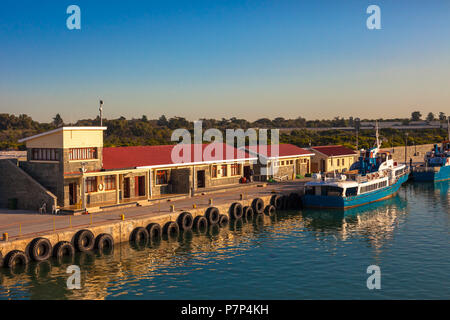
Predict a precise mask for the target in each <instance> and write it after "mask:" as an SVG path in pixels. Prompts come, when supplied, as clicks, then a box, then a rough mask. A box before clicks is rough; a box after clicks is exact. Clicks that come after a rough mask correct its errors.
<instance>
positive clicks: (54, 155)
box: [31, 148, 58, 161]
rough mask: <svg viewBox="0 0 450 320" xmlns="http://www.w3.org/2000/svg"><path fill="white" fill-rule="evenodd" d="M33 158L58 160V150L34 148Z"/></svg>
mask: <svg viewBox="0 0 450 320" xmlns="http://www.w3.org/2000/svg"><path fill="white" fill-rule="evenodd" d="M31 160H41V161H58V150H57V149H53V148H33V149H32V151H31Z"/></svg>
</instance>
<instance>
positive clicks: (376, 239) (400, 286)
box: [0, 182, 450, 299]
mask: <svg viewBox="0 0 450 320" xmlns="http://www.w3.org/2000/svg"><path fill="white" fill-rule="evenodd" d="M449 234H450V191H449V183H448V182H445V183H439V184H434V185H433V184H407V185H405V186H403V187H402V188H401V189H400V192H399V193H398V195H397V196H395V197H394V198H392V199H390V200H387V201H384V202H380V203H376V204H372V205H369V206H366V207H363V208H359V209H356V210H352V211H347V212H346V213H345V216H344V214H343V213H340V212H336V211H303V212H283V213H278V215H277V218H276V219H275V220H273V219H272V220H271V219H269V218H267V217H266V218H265V219H264V221H263V222H261V221H260V222H253V223H245V222H244V223H237V225H231V226H230V227H229V228H225V229H221V230H220V231H219V232H218V231H217V230H211V232H210V233H209V234H207V235H196V234H186V235H185V236H184V237H183V239H180V240H178V241H171V242H168V241H163V242H161V243H160V244H159V245H156V246H153V247H151V248H143V249H137V248H132V247H130V245H128V244H126V245H121V246H117V247H116V248H115V250H114V253H113V254H111V255H108V256H103V257H101V256H98V255H97V254H89V255H78V256H77V257H76V259H75V263H76V264H79V265H80V266H81V270H82V271H81V272H82V280H81V281H82V289H81V290H68V289H67V288H66V280H67V277H68V274H66V273H65V271H66V267H67V265H65V266H56V265H55V263H53V262H52V263H44V264H41V265H30V266H29V267H28V269H27V271H26V272H24V273H22V274H19V275H12V274H10V273H8V271H5V270H3V271H2V273H1V274H0V277H1V279H0V281H1V285H0V297H1V298H3V299H7V298H11V299H88V298H89V299H183V298H189V299H307V298H308V299H309V298H313V299H333V298H334V299H378V298H394V299H400V298H405V299H417V298H419V299H432V298H436V299H449V298H450V280H449V279H450V276H449V275H450V241H449V239H450V236H449ZM369 265H378V266H379V267H380V268H381V290H368V289H367V287H366V280H367V277H368V276H369V275H368V274H367V273H366V269H367V267H368V266H369Z"/></svg>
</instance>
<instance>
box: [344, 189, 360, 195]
mask: <svg viewBox="0 0 450 320" xmlns="http://www.w3.org/2000/svg"><path fill="white" fill-rule="evenodd" d="M357 194H358V187H351V188H347V190H345V196H346V197H352V196H356V195H357Z"/></svg>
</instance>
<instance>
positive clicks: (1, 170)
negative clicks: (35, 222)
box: [0, 160, 56, 212]
mask: <svg viewBox="0 0 450 320" xmlns="http://www.w3.org/2000/svg"><path fill="white" fill-rule="evenodd" d="M0 176H1V179H0V207H7V206H8V199H14V198H15V199H17V207H18V209H25V210H34V211H37V210H39V208H40V207H41V206H42V205H43V204H44V203H45V204H46V207H47V212H51V210H52V207H53V206H54V205H55V206H56V196H55V195H54V194H52V193H51V192H50V191H48V190H47V189H45V188H44V187H43V186H42V185H41V184H39V183H38V182H37V181H36V180H34V179H33V178H32V177H31V176H30V175H28V174H27V173H26V172H25V171H23V170H22V169H21V168H20V167H18V166H17V162H13V161H10V160H0Z"/></svg>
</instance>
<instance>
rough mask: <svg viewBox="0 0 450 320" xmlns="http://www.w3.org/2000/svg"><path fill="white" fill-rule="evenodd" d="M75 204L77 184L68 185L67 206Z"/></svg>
mask: <svg viewBox="0 0 450 320" xmlns="http://www.w3.org/2000/svg"><path fill="white" fill-rule="evenodd" d="M76 203H77V184H76V183H75V182H73V183H70V184H69V205H74V204H76Z"/></svg>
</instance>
